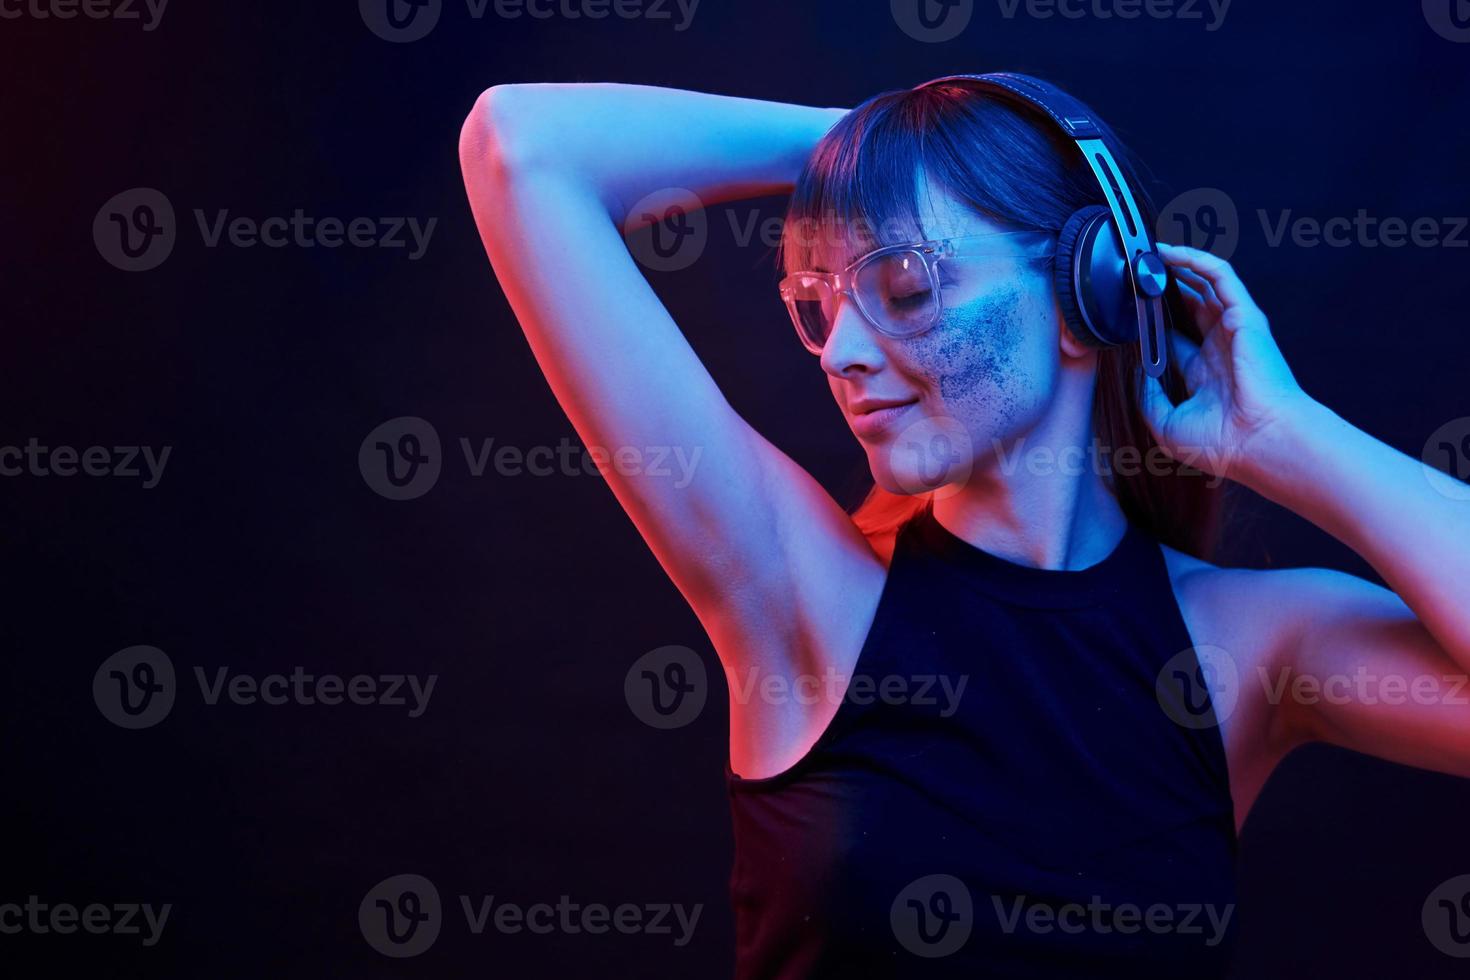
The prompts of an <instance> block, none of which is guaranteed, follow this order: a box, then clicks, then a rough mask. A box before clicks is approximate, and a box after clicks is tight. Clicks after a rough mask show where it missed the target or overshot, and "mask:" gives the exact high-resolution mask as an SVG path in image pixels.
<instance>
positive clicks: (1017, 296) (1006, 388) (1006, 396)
mask: <svg viewBox="0 0 1470 980" xmlns="http://www.w3.org/2000/svg"><path fill="white" fill-rule="evenodd" d="M1021 299H1022V298H1021V291H1020V289H1019V288H1018V287H1017V286H1014V285H1012V286H1009V287H1007V288H1005V289H1001V290H997V291H996V292H994V293H992V294H990V295H988V296H984V297H981V298H979V299H975V300H972V301H971V302H969V303H965V304H963V305H960V306H954V307H950V308H947V309H946V310H945V311H944V315H943V317H942V318H941V319H940V321H939V323H938V324H937V325H936V326H935V327H934V329H933V330H932V331H930V332H929V333H927V334H924V335H923V336H921V337H919V338H917V342H916V343H915V344H914V346H913V349H912V351H913V355H914V366H915V369H916V371H917V372H918V373H919V374H921V375H923V376H924V377H925V378H926V379H927V380H928V381H929V382H930V384H931V385H933V387H934V389H935V390H936V391H938V392H939V395H940V397H941V398H943V399H944V401H945V402H946V403H947V404H948V405H949V406H950V410H951V413H952V414H954V415H956V416H971V415H973V414H975V413H977V412H978V413H982V414H984V415H986V416H989V417H990V418H991V419H993V420H996V421H1001V420H1004V419H1006V418H1009V417H1010V416H1011V415H1013V414H1014V411H1015V409H1016V407H1017V405H1018V403H1019V401H1020V398H1019V395H1020V393H1019V392H1018V391H1017V390H1016V389H1017V387H1018V385H1019V384H1020V383H1021V382H1022V381H1023V378H1022V375H1023V372H1022V371H1021V369H1020V365H1019V363H1018V361H1019V354H1020V350H1021V343H1022V339H1023V337H1024V323H1023V320H1022V305H1023V304H1022V301H1021Z"/></svg>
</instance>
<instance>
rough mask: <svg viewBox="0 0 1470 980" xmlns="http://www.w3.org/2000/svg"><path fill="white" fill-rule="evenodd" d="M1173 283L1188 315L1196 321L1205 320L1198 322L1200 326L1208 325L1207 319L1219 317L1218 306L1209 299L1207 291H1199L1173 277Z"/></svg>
mask: <svg viewBox="0 0 1470 980" xmlns="http://www.w3.org/2000/svg"><path fill="white" fill-rule="evenodd" d="M1174 285H1175V287H1176V288H1177V289H1178V290H1179V297H1180V298H1181V299H1182V300H1184V305H1185V307H1186V308H1188V310H1189V313H1190V315H1191V316H1193V317H1194V318H1195V320H1196V321H1201V320H1204V321H1207V322H1204V323H1201V324H1200V326H1201V327H1202V328H1203V327H1208V326H1209V321H1215V320H1218V319H1219V318H1220V307H1219V305H1218V304H1217V303H1215V302H1213V301H1212V300H1211V298H1210V295H1209V294H1208V293H1203V292H1201V291H1200V290H1198V289H1196V288H1195V287H1193V286H1191V285H1190V284H1189V283H1186V282H1185V281H1184V280H1182V279H1175V280H1174Z"/></svg>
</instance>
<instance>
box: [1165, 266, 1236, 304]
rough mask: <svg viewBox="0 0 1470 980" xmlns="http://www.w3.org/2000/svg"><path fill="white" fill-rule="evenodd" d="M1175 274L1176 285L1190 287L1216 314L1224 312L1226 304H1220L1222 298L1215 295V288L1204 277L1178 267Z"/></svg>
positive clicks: (1174, 271)
mask: <svg viewBox="0 0 1470 980" xmlns="http://www.w3.org/2000/svg"><path fill="white" fill-rule="evenodd" d="M1173 273H1174V281H1175V282H1176V283H1179V284H1180V285H1181V286H1188V287H1189V288H1190V289H1192V290H1193V291H1194V292H1195V294H1196V295H1198V296H1199V297H1200V298H1201V299H1202V300H1203V301H1204V302H1205V303H1206V304H1208V305H1209V306H1210V308H1211V309H1213V310H1214V311H1215V312H1216V313H1219V312H1222V311H1223V310H1224V304H1223V303H1221V302H1220V297H1218V296H1216V295H1215V287H1213V286H1211V285H1210V281H1209V280H1208V279H1206V278H1205V277H1204V276H1201V275H1200V274H1199V273H1197V272H1191V271H1190V270H1189V269H1185V268H1182V267H1178V266H1176V267H1175V268H1174V270H1173Z"/></svg>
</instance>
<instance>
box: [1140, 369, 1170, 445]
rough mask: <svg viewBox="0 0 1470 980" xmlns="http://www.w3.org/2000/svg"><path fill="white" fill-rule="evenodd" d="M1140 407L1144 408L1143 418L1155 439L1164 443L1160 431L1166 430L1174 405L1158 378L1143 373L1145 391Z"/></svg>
mask: <svg viewBox="0 0 1470 980" xmlns="http://www.w3.org/2000/svg"><path fill="white" fill-rule="evenodd" d="M1139 407H1140V408H1141V409H1142V410H1143V420H1144V422H1146V423H1147V424H1148V427H1149V430H1150V431H1151V432H1152V433H1153V436H1154V440H1155V441H1156V442H1159V443H1162V442H1163V439H1162V438H1161V437H1160V433H1162V432H1163V431H1164V425H1165V423H1166V422H1167V421H1168V419H1169V413H1170V412H1171V411H1173V409H1174V406H1173V405H1172V404H1171V403H1170V402H1169V395H1168V394H1167V393H1166V392H1165V391H1164V386H1163V384H1162V383H1161V382H1160V381H1159V379H1158V378H1155V377H1151V376H1150V375H1147V374H1144V375H1143V392H1142V398H1141V399H1140V402H1139Z"/></svg>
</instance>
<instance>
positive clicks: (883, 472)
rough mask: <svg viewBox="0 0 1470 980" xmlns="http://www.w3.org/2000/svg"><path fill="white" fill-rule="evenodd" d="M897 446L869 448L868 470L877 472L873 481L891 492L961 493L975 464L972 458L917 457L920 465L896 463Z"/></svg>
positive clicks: (909, 493) (937, 494)
mask: <svg viewBox="0 0 1470 980" xmlns="http://www.w3.org/2000/svg"><path fill="white" fill-rule="evenodd" d="M893 448H894V447H893V446H892V445H876V446H869V447H867V449H868V469H869V470H870V471H871V472H872V474H873V482H874V483H876V484H877V485H878V486H880V487H882V488H883V489H884V490H886V491H888V492H889V493H894V494H899V495H901V496H910V497H911V496H916V495H919V494H926V493H933V494H935V496H937V497H947V496H949V495H950V494H952V493H957V492H959V490H960V489H961V488H963V487H964V485H965V482H966V481H967V480H968V479H969V476H970V472H971V466H970V462H969V459H968V457H967V458H964V459H962V460H957V461H953V460H952V461H950V462H949V463H948V465H945V464H943V463H941V462H940V461H938V460H934V459H927V460H916V461H915V462H916V463H917V464H918V465H913V464H907V465H905V464H901V463H900V464H895V463H893V462H891V461H890V459H891V457H892V456H893V455H894V453H893Z"/></svg>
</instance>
